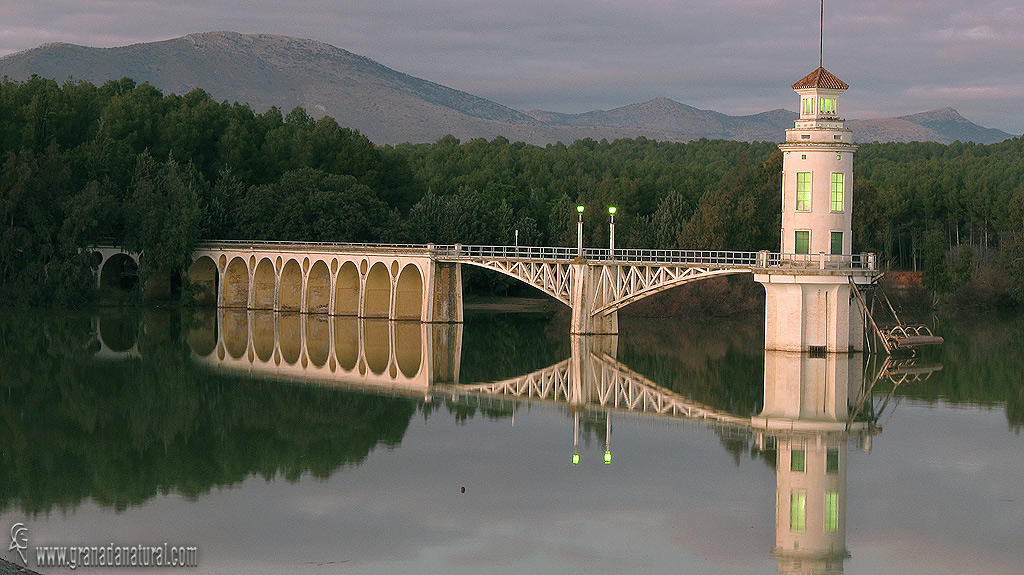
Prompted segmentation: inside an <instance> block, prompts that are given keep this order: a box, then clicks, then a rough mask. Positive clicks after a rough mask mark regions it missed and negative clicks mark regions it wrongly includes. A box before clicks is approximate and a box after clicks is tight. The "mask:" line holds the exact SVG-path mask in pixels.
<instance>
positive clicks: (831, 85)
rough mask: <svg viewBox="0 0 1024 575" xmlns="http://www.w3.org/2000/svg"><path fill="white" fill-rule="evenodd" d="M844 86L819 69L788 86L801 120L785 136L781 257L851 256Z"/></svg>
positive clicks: (850, 192) (848, 142)
mask: <svg viewBox="0 0 1024 575" xmlns="http://www.w3.org/2000/svg"><path fill="white" fill-rule="evenodd" d="M847 88H849V86H848V85H847V84H846V83H845V82H843V81H842V80H840V79H839V78H836V77H835V76H833V75H832V74H830V73H829V71H828V70H826V69H825V68H822V67H819V68H818V69H817V70H815V71H813V72H811V73H810V74H808V75H807V76H805V77H803V78H802V79H801V80H800V81H798V82H797V83H795V84H793V90H795V91H796V93H797V94H800V119H798V120H797V121H796V125H795V127H793V128H790V129H788V130H786V142H785V143H784V144H781V145H780V146H779V149H781V150H782V152H783V160H782V178H783V179H782V253H784V254H822V253H824V254H831V255H842V254H852V253H853V237H852V236H853V214H852V212H853V209H852V208H853V153H854V152H855V151H856V150H857V146H855V145H853V132H852V131H851V130H850V129H849V128H846V127H845V125H844V124H845V121H844V120H843V119H842V118H840V117H839V96H840V95H841V94H842V93H843V92H845V91H846V89H847Z"/></svg>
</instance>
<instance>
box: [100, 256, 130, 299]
mask: <svg viewBox="0 0 1024 575" xmlns="http://www.w3.org/2000/svg"><path fill="white" fill-rule="evenodd" d="M100 287H101V288H108V289H115V290H119V291H132V290H135V289H138V287H139V264H137V263H135V260H134V259H132V257H131V256H129V255H128V254H123V253H120V254H114V255H112V256H110V257H109V258H107V261H105V262H103V267H102V268H100Z"/></svg>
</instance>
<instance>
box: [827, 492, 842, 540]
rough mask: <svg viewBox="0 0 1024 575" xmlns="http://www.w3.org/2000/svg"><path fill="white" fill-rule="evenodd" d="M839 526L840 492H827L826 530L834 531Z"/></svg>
mask: <svg viewBox="0 0 1024 575" xmlns="http://www.w3.org/2000/svg"><path fill="white" fill-rule="evenodd" d="M838 528H839V493H838V492H836V491H826V492H825V531H828V532H829V533H834V532H835V531H836V529H838Z"/></svg>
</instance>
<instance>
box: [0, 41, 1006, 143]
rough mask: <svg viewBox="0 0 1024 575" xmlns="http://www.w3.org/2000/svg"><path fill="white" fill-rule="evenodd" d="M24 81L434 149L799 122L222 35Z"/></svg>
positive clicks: (873, 123)
mask: <svg viewBox="0 0 1024 575" xmlns="http://www.w3.org/2000/svg"><path fill="white" fill-rule="evenodd" d="M73 71H74V72H75V73H72V72H73ZM31 75H37V76H40V77H44V78H55V79H56V78H61V79H66V78H74V79H76V80H84V81H89V82H92V83H94V84H102V83H103V82H105V81H107V80H119V79H121V78H123V77H130V78H132V79H133V80H135V81H137V82H139V83H142V82H149V83H150V84H151V85H153V86H154V87H156V88H158V89H160V90H162V91H164V92H165V93H179V94H184V93H187V92H189V91H191V90H193V89H196V88H201V89H203V90H205V91H207V92H208V93H209V94H210V95H211V96H212V97H214V98H215V99H217V100H228V101H237V102H242V103H248V104H249V105H250V106H251V107H253V109H254V110H256V111H257V112H262V111H263V110H266V109H269V108H270V107H271V106H276V107H278V108H280V109H282V110H285V111H287V110H290V109H291V108H293V107H295V106H302V107H303V108H305V109H306V110H307V112H309V113H310V115H313V116H317V117H318V116H323V115H329V116H331V117H333V118H334V119H335V120H336V121H337V122H338V123H339V124H341V125H343V126H348V127H351V128H354V129H358V130H359V131H360V132H362V133H363V134H365V135H366V136H367V137H369V138H370V139H371V140H372V141H374V142H376V143H378V144H397V143H401V142H406V141H408V142H414V143H418V142H433V141H436V140H438V139H439V138H441V137H442V136H444V135H446V134H451V135H454V136H455V137H457V138H460V139H472V138H485V139H492V138H494V137H497V136H504V137H506V138H508V139H510V140H514V141H524V142H527V143H531V144H540V145H543V144H548V143H554V142H556V141H562V142H572V141H575V140H577V139H581V138H588V137H589V138H593V139H603V138H606V139H615V138H635V137H640V136H643V137H647V138H650V139H655V140H669V141H688V140H694V139H700V138H708V139H731V140H745V141H754V140H761V141H782V140H783V139H785V129H786V128H791V127H792V126H793V120H794V119H796V118H797V114H796V112H793V111H788V110H784V109H776V110H769V111H766V112H761V113H758V114H751V115H746V116H730V115H727V114H723V113H721V112H716V111H713V110H701V109H699V108H695V107H693V106H689V105H687V104H683V103H681V102H677V101H674V100H671V99H669V98H665V97H657V98H652V99H650V100H647V101H645V102H639V103H635V104H629V105H626V106H621V107H618V108H613V109H610V110H591V111H588V112H583V113H579V114H565V113H559V112H547V111H543V110H530V111H520V110H516V109H513V108H511V107H508V106H505V105H503V104H500V103H497V102H493V101H491V100H487V99H485V98H481V97H479V96H475V95H473V94H470V93H468V92H464V91H461V90H457V89H454V88H450V87H448V86H444V85H441V84H438V83H435V82H431V81H429V80H425V79H422V78H417V77H415V76H411V75H409V74H406V73H404V72H400V71H397V70H394V69H391V68H388V67H387V66H385V65H383V64H380V63H379V62H376V61H374V60H372V59H370V58H367V57H365V56H361V55H358V54H355V53H352V52H349V51H347V50H344V49H342V48H338V47H336V46H332V45H330V44H326V43H323V42H318V41H314V40H304V39H300V38H292V37H288V36H280V35H274V34H239V33H236V32H226V31H221V32H203V33H195V34H188V35H186V36H182V37H179V38H172V39H169V40H161V41H157V42H145V43H138V44H131V45H128V46H120V47H113V48H92V47H86V46H78V45H75V44H68V43H63V42H50V43H46V44H43V45H40V46H39V47H37V48H32V49H29V50H24V51H21V52H16V53H13V54H9V55H7V56H4V57H2V58H0V76H4V77H9V78H10V79H13V80H25V79H27V78H29V77H30V76H31ZM848 125H849V126H850V127H851V128H852V129H854V134H855V139H856V140H857V141H862V142H863V141H876V140H877V141H911V140H930V141H937V142H942V143H949V142H952V141H954V140H957V139H959V140H971V141H977V142H980V143H993V142H996V141H1002V140H1004V139H1007V138H1010V137H1013V136H1012V135H1010V134H1007V133H1006V132H1002V131H1001V130H997V129H994V128H985V127H982V126H978V125H977V124H974V123H972V122H970V121H969V120H967V119H966V118H963V117H962V116H960V114H959V113H957V112H956V111H955V110H953V109H952V108H940V109H938V110H931V111H927V112H920V113H917V114H911V115H907V116H901V117H899V118H882V119H871V120H850V121H849V122H848Z"/></svg>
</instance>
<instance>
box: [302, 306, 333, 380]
mask: <svg viewBox="0 0 1024 575" xmlns="http://www.w3.org/2000/svg"><path fill="white" fill-rule="evenodd" d="M306 354H307V355H309V361H310V362H312V363H313V365H315V366H317V367H323V366H324V364H326V363H327V358H329V357H330V356H331V324H330V318H329V317H327V316H326V315H319V314H318V315H309V316H306Z"/></svg>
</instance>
